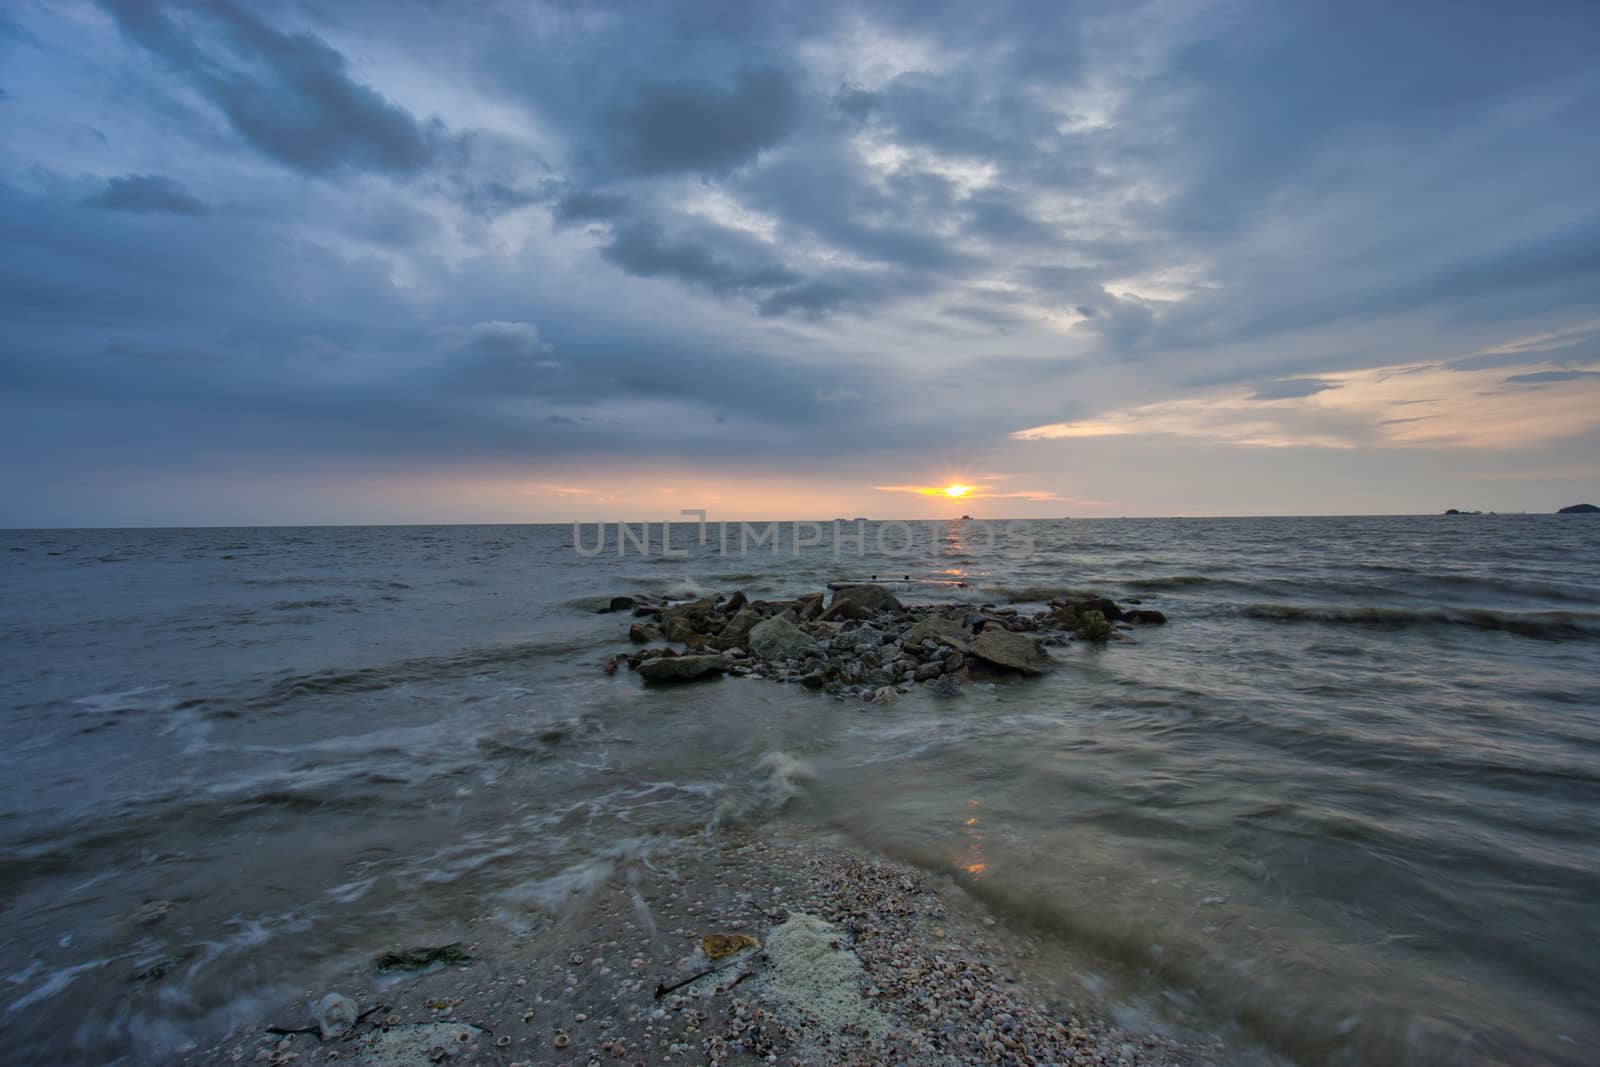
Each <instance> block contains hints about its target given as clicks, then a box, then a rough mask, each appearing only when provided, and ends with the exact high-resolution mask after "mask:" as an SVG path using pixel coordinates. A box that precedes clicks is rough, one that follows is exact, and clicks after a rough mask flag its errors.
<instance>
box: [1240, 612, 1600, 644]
mask: <svg viewBox="0 0 1600 1067" xmlns="http://www.w3.org/2000/svg"><path fill="white" fill-rule="evenodd" d="M1235 610H1236V612H1237V614H1239V615H1242V616H1244V617H1245V618H1248V619H1261V620H1264V621H1267V622H1312V623H1329V624H1333V625H1353V626H1375V627H1384V628H1390V629H1403V628H1405V627H1412V626H1461V627H1468V628H1471V629H1476V630H1503V631H1505V632H1506V633H1513V634H1517V635H1518V636H1521V637H1537V638H1544V639H1546V640H1560V639H1581V638H1592V637H1600V612H1578V611H1524V612H1515V611H1496V610H1493V609H1490V608H1394V607H1376V606H1331V605H1309V604H1243V605H1240V606H1238V608H1237V609H1235Z"/></svg>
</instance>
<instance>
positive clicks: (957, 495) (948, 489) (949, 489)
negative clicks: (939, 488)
mask: <svg viewBox="0 0 1600 1067" xmlns="http://www.w3.org/2000/svg"><path fill="white" fill-rule="evenodd" d="M970 492H972V486H970V485H947V486H945V487H944V495H945V496H947V497H949V498H950V499H951V500H959V499H961V498H962V497H964V496H966V495H967V494H968V493H970Z"/></svg>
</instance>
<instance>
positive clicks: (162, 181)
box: [84, 174, 206, 215]
mask: <svg viewBox="0 0 1600 1067" xmlns="http://www.w3.org/2000/svg"><path fill="white" fill-rule="evenodd" d="M84 204H86V205H87V206H89V207H98V208H106V209H107V210H111V211H167V212H171V213H172V214H174V215H200V214H204V213H205V210H206V205H205V204H204V203H203V202H202V201H201V200H199V199H198V198H197V197H195V196H193V195H192V194H191V193H190V192H189V190H188V189H185V188H184V187H183V183H182V182H180V181H178V180H176V179H174V178H168V177H166V176H165V175H161V174H126V175H123V176H122V177H120V178H112V179H111V180H110V181H108V182H106V187H105V188H104V189H103V190H101V191H100V192H98V193H96V194H95V195H93V196H91V197H89V198H87V199H86V200H84Z"/></svg>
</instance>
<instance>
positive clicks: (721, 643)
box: [712, 608, 761, 648]
mask: <svg viewBox="0 0 1600 1067" xmlns="http://www.w3.org/2000/svg"><path fill="white" fill-rule="evenodd" d="M760 622H761V616H760V615H758V614H757V613H756V612H755V610H754V609H752V608H740V609H739V613H738V614H737V615H735V616H734V617H733V618H731V619H729V620H728V622H727V624H726V625H725V626H723V627H722V632H721V633H719V634H717V637H716V640H715V641H713V642H712V644H714V645H716V646H717V647H718V648H733V647H734V646H735V645H743V644H744V642H745V638H746V637H748V636H749V634H750V631H751V630H753V629H755V628H756V625H757V624H758V623H760Z"/></svg>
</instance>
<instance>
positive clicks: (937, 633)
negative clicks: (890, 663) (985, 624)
mask: <svg viewBox="0 0 1600 1067" xmlns="http://www.w3.org/2000/svg"><path fill="white" fill-rule="evenodd" d="M946 634H948V635H950V636H952V637H960V638H963V639H965V638H970V637H971V636H972V631H970V630H968V629H967V627H966V624H964V623H963V622H961V620H959V619H952V618H950V617H949V616H947V615H929V616H927V617H926V618H924V619H921V620H919V621H918V622H916V623H915V624H914V625H913V626H912V627H911V629H909V630H907V631H906V633H905V636H904V637H902V638H901V639H900V640H901V642H902V643H904V644H907V645H920V644H922V642H924V641H926V640H927V639H928V638H930V637H931V638H933V639H934V640H938V639H939V638H940V637H943V636H945V635H946Z"/></svg>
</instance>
